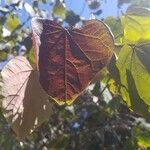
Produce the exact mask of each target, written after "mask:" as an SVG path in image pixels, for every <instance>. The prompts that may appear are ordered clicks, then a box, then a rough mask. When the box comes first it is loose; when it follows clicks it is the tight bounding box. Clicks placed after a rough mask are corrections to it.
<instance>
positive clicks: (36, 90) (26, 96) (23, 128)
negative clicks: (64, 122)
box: [1, 56, 52, 139]
mask: <svg viewBox="0 0 150 150" xmlns="http://www.w3.org/2000/svg"><path fill="white" fill-rule="evenodd" d="M1 75H2V85H1V88H2V89H1V95H2V96H3V97H4V98H3V99H2V109H3V114H4V116H5V118H6V119H7V121H8V123H9V124H10V125H11V126H12V129H13V130H14V132H15V133H16V135H17V137H18V138H20V139H23V138H25V137H26V136H27V135H28V134H29V133H31V132H32V131H33V130H34V129H35V128H36V127H38V126H39V125H41V123H43V122H44V121H45V120H47V119H48V118H49V116H50V115H51V113H52V107H51V104H50V103H49V101H48V95H47V94H46V93H45V92H44V90H43V89H42V88H41V86H40V84H39V81H38V72H37V71H34V70H33V69H32V67H31V66H30V64H29V62H28V61H27V59H26V58H25V57H23V56H17V57H15V58H14V59H12V60H10V61H9V63H8V64H7V65H6V66H5V67H4V69H3V70H2V72H1Z"/></svg>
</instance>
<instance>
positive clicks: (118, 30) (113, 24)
mask: <svg viewBox="0 0 150 150" xmlns="http://www.w3.org/2000/svg"><path fill="white" fill-rule="evenodd" d="M104 22H105V23H106V24H107V25H108V26H109V27H110V29H111V31H112V33H113V35H114V38H115V42H116V43H122V42H123V41H122V40H123V28H122V25H121V20H120V19H116V18H114V17H111V16H110V17H107V18H106V19H105V20H104Z"/></svg>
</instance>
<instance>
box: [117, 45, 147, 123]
mask: <svg viewBox="0 0 150 150" xmlns="http://www.w3.org/2000/svg"><path fill="white" fill-rule="evenodd" d="M139 53H142V54H144V53H145V52H144V50H141V52H139V49H137V48H136V47H131V46H128V45H125V46H124V47H123V48H122V50H121V52H120V54H119V56H118V58H119V59H118V62H117V67H118V69H119V71H120V79H121V83H122V85H123V87H122V89H121V91H122V95H123V97H124V99H125V100H126V101H127V103H128V105H129V106H130V107H131V108H132V109H133V110H134V111H135V112H138V113H140V114H142V115H143V116H144V117H146V119H147V120H149V118H150V112H149V111H150V92H149V87H150V74H149V72H148V70H147V69H146V67H145V65H144V64H142V63H141V61H140V59H139V57H138V55H139ZM149 121H150V120H149Z"/></svg>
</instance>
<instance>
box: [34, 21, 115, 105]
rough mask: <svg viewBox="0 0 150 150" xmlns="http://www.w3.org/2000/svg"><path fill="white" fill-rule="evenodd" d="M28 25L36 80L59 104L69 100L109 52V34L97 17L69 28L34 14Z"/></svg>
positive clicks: (108, 55)
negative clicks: (79, 26)
mask: <svg viewBox="0 0 150 150" xmlns="http://www.w3.org/2000/svg"><path fill="white" fill-rule="evenodd" d="M32 29H33V45H34V50H35V53H36V59H37V64H38V68H39V72H40V83H41V85H42V87H43V88H44V90H45V91H46V92H47V93H48V94H49V95H50V96H51V97H52V98H53V99H54V100H55V101H56V102H57V103H58V104H59V105H62V104H65V103H66V104H68V105H69V104H71V103H72V102H73V101H74V100H75V99H76V98H77V97H78V96H79V94H80V93H81V92H82V91H83V90H84V89H85V88H86V87H87V86H88V85H89V84H90V83H91V81H92V80H93V79H94V78H95V77H96V75H97V74H98V73H99V72H100V70H101V69H102V68H103V67H104V66H106V64H107V63H108V62H109V60H110V59H111V57H112V54H113V49H114V41H113V36H112V34H111V32H110V31H109V29H108V28H107V26H106V25H105V24H104V23H103V22H101V21H98V20H89V21H86V22H85V24H84V26H83V27H82V28H80V29H77V28H72V29H70V28H63V27H61V26H60V25H59V24H57V23H55V22H54V21H51V20H48V19H40V18H34V19H33V20H32Z"/></svg>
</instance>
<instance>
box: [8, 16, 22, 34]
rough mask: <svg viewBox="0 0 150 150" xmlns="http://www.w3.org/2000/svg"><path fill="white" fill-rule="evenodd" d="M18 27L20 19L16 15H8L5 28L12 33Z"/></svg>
mask: <svg viewBox="0 0 150 150" xmlns="http://www.w3.org/2000/svg"><path fill="white" fill-rule="evenodd" d="M19 25H20V19H19V17H18V16H17V15H12V14H10V15H9V16H8V18H7V21H6V26H7V28H8V29H9V30H10V31H13V30H14V29H15V28H17V27H18V26H19Z"/></svg>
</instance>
